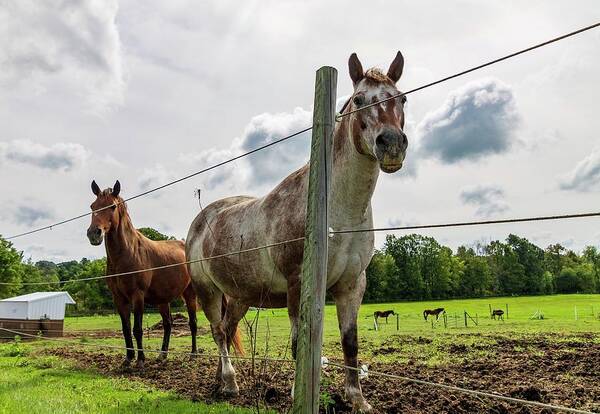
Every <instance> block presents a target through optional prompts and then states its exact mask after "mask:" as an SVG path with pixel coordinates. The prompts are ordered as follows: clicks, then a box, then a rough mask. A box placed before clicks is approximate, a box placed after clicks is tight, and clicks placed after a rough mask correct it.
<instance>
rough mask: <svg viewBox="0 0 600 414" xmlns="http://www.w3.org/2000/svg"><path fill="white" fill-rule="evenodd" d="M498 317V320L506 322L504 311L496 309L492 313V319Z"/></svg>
mask: <svg viewBox="0 0 600 414" xmlns="http://www.w3.org/2000/svg"><path fill="white" fill-rule="evenodd" d="M496 316H497V317H498V320H504V311H503V310H502V309H494V310H493V311H492V319H496Z"/></svg>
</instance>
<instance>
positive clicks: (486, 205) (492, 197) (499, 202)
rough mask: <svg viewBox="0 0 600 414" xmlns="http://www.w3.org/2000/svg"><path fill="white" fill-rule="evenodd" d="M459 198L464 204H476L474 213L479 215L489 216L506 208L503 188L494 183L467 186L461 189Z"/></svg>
mask: <svg viewBox="0 0 600 414" xmlns="http://www.w3.org/2000/svg"><path fill="white" fill-rule="evenodd" d="M460 199H461V201H462V202H463V203H465V204H469V205H473V206H476V207H477V210H476V211H475V214H476V215H478V216H481V217H491V216H493V215H495V214H499V213H503V212H505V211H507V210H508V205H507V204H506V203H505V202H504V190H502V188H500V187H498V186H494V185H479V186H475V187H467V188H465V189H463V190H462V191H461V193H460Z"/></svg>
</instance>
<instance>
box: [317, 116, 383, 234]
mask: <svg viewBox="0 0 600 414" xmlns="http://www.w3.org/2000/svg"><path fill="white" fill-rule="evenodd" d="M333 139H334V144H333V146H334V151H333V171H332V179H331V188H330V194H331V195H330V205H329V211H330V213H329V214H330V224H331V226H332V227H333V228H334V229H336V226H338V227H339V226H343V227H344V228H346V227H348V226H352V225H353V224H361V223H363V222H364V221H365V219H368V218H370V217H368V215H370V214H371V208H370V207H371V197H372V196H373V192H374V191H375V185H376V184H377V177H378V176H379V167H378V165H377V161H375V160H374V159H372V158H370V157H368V156H366V155H363V154H360V153H359V152H358V151H357V150H356V148H355V147H354V143H353V140H352V136H351V135H350V128H349V119H348V118H345V119H344V120H343V121H342V122H339V123H337V124H336V128H335V131H334V138H333Z"/></svg>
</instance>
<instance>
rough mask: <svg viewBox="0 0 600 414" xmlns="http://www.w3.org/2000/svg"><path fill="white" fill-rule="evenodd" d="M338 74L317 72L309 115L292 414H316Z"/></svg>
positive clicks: (329, 70)
mask: <svg viewBox="0 0 600 414" xmlns="http://www.w3.org/2000/svg"><path fill="white" fill-rule="evenodd" d="M336 85H337V70H336V69H335V68H332V67H329V66H324V67H322V68H320V69H319V70H318V71H317V76H316V81H315V101H314V112H313V129H312V143H311V153H310V172H309V181H308V203H307V208H306V233H305V237H306V239H305V240H304V257H303V260H302V279H301V284H300V320H299V326H298V345H297V353H296V378H295V386H294V405H293V410H292V412H293V413H295V414H299V413H303V414H317V413H318V411H319V383H320V380H321V348H322V344H323V313H324V307H325V291H326V284H327V241H328V238H329V237H328V236H329V234H328V233H329V225H328V216H327V213H328V211H327V210H328V209H327V204H328V201H327V200H328V195H329V187H330V183H329V182H328V180H327V176H328V175H331V167H332V158H333V157H332V152H333V130H334V127H335V100H336Z"/></svg>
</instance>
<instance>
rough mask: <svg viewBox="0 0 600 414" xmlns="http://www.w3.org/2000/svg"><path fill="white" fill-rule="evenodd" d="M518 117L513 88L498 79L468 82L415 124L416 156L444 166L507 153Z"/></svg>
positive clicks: (513, 139) (511, 143) (512, 139)
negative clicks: (417, 139) (432, 159)
mask: <svg viewBox="0 0 600 414" xmlns="http://www.w3.org/2000/svg"><path fill="white" fill-rule="evenodd" d="M518 124H519V115H518V113H517V111H516V107H515V99H514V95H513V92H512V89H511V88H510V87H509V86H508V85H506V84H504V83H502V82H500V81H499V80H497V79H493V78H486V79H481V80H478V81H473V82H469V83H467V84H466V85H464V86H463V87H461V88H459V89H456V90H454V91H452V92H450V94H449V95H448V97H447V99H446V101H445V102H444V103H443V105H442V106H441V107H439V108H438V109H436V110H434V111H432V112H429V113H428V114H427V115H425V117H424V118H423V120H422V121H421V122H420V123H419V124H418V125H417V136H418V137H419V139H420V140H419V154H418V155H419V157H422V158H437V159H439V160H441V161H442V162H443V163H445V164H454V163H457V162H460V161H463V160H478V159H481V158H483V157H485V156H488V155H492V154H499V153H503V152H506V151H508V150H509V149H510V148H511V146H512V145H513V144H514V142H515V140H516V137H515V134H514V132H515V129H516V128H517V126H518Z"/></svg>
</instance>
